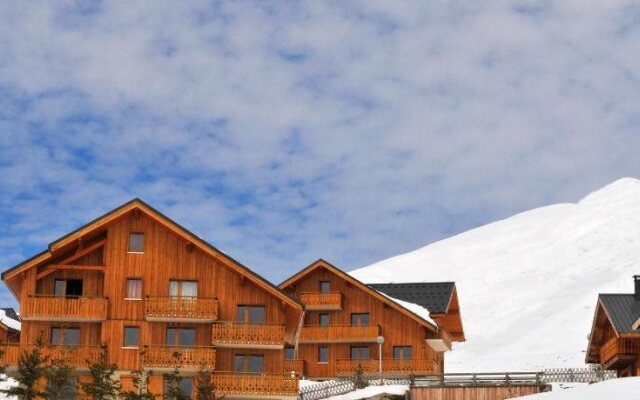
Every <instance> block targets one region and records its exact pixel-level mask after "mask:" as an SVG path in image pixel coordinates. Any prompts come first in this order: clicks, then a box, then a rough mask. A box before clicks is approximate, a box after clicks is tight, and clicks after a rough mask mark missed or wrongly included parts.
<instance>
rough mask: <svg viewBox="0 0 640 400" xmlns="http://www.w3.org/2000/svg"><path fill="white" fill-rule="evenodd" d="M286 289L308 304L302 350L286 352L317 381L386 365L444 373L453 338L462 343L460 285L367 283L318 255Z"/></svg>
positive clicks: (407, 370) (386, 367)
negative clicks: (457, 289)
mask: <svg viewBox="0 0 640 400" xmlns="http://www.w3.org/2000/svg"><path fill="white" fill-rule="evenodd" d="M280 288H281V289H283V290H284V291H285V292H288V293H290V294H291V295H293V296H295V297H297V298H299V299H300V300H301V301H302V302H303V303H304V304H305V307H306V313H305V318H304V325H303V327H302V330H301V332H300V337H299V339H298V348H297V349H291V351H290V352H287V353H285V354H286V356H288V357H291V358H293V357H297V360H298V363H299V364H300V368H299V370H301V371H303V375H304V376H306V377H308V378H311V379H331V378H333V377H336V376H349V375H353V374H354V373H355V372H356V371H357V370H359V369H361V370H362V371H363V372H364V373H376V372H378V371H379V368H380V365H382V371H383V372H388V373H394V374H398V373H400V374H402V373H404V374H413V373H421V374H426V373H441V372H443V370H444V353H445V352H446V351H449V350H451V342H452V341H463V340H464V330H463V328H462V321H461V319H460V310H459V305H458V299H457V292H456V288H455V284H454V283H403V284H378V285H367V284H365V283H363V282H361V281H359V280H358V279H356V278H354V277H353V276H351V275H349V274H347V273H346V272H344V271H342V270H340V269H339V268H337V267H335V266H334V265H332V264H330V263H328V262H326V261H324V260H318V261H316V262H314V263H313V264H311V265H309V266H308V267H307V268H305V269H303V270H302V271H300V272H299V273H297V274H296V275H294V276H292V277H290V278H289V279H287V280H286V281H285V282H283V283H282V284H281V285H280ZM380 342H382V344H381V346H379V345H380ZM296 350H297V351H296ZM380 350H381V351H382V353H380Z"/></svg>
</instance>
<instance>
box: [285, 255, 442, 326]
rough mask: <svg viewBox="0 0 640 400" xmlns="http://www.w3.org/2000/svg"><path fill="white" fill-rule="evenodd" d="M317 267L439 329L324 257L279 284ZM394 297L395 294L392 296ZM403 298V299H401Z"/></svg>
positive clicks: (297, 277)
mask: <svg viewBox="0 0 640 400" xmlns="http://www.w3.org/2000/svg"><path fill="white" fill-rule="evenodd" d="M317 268H325V269H327V270H329V271H332V272H333V273H334V274H336V275H338V276H339V277H341V278H342V279H344V280H346V281H347V282H350V283H352V284H354V285H355V286H357V287H359V288H360V289H362V290H364V291H365V292H366V293H368V294H370V295H372V296H373V297H375V298H377V299H378V300H380V301H382V302H384V303H386V304H388V305H390V306H392V307H393V308H395V309H396V310H398V311H400V312H403V313H404V314H405V315H407V316H409V317H411V318H413V319H414V320H416V321H418V322H420V323H421V324H423V325H425V326H427V327H429V328H430V329H432V330H434V331H436V330H437V329H438V326H437V324H436V323H435V322H433V321H432V320H431V318H424V317H423V316H421V315H418V314H416V310H415V309H409V308H407V307H405V306H403V305H402V304H401V303H400V302H398V301H395V300H394V299H392V298H390V296H389V295H385V294H384V293H382V292H380V291H378V290H376V289H374V288H372V287H371V286H369V285H367V284H366V283H362V282H361V281H359V280H358V279H356V278H355V277H353V276H351V275H349V274H348V273H346V272H344V271H343V270H341V269H340V268H338V267H336V266H335V265H333V264H331V263H329V262H327V261H325V260H323V259H319V260H317V261H315V262H313V263H311V264H310V265H309V266H307V267H306V268H303V269H302V270H301V271H300V272H298V273H297V274H295V275H293V276H291V277H289V278H288V279H287V280H285V281H284V282H282V283H281V284H280V285H278V287H280V288H281V289H285V288H287V287H288V286H290V285H292V284H294V283H295V282H297V281H299V280H300V279H302V278H304V277H305V276H307V275H308V274H309V273H311V272H312V271H314V270H316V269H317ZM391 297H393V296H391ZM400 300H402V299H400Z"/></svg>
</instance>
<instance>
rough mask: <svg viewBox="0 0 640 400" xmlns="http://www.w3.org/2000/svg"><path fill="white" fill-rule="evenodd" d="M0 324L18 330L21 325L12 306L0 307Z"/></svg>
mask: <svg viewBox="0 0 640 400" xmlns="http://www.w3.org/2000/svg"><path fill="white" fill-rule="evenodd" d="M0 324H2V325H4V326H6V327H7V328H9V329H13V330H15V331H20V327H21V325H22V324H21V322H20V317H18V314H16V312H15V310H14V309H13V308H0Z"/></svg>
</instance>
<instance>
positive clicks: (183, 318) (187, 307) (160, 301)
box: [145, 296, 218, 323]
mask: <svg viewBox="0 0 640 400" xmlns="http://www.w3.org/2000/svg"><path fill="white" fill-rule="evenodd" d="M145 316H146V319H147V321H160V322H163V321H166V322H191V323H194V322H202V323H211V322H213V321H215V320H217V319H218V299H215V298H203V297H158V296H153V297H152V296H147V298H146V301H145Z"/></svg>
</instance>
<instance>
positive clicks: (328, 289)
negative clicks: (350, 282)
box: [319, 281, 331, 293]
mask: <svg viewBox="0 0 640 400" xmlns="http://www.w3.org/2000/svg"><path fill="white" fill-rule="evenodd" d="M324 285H327V286H328V288H327V290H325V287H324ZM319 287H320V293H331V281H320V285H319Z"/></svg>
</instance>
